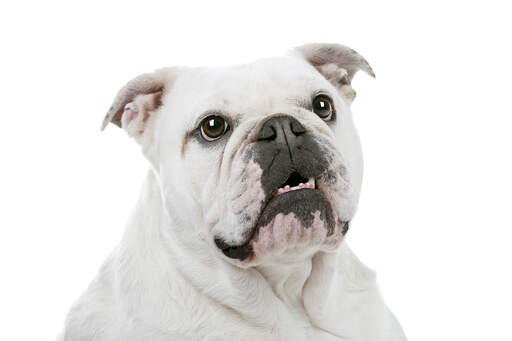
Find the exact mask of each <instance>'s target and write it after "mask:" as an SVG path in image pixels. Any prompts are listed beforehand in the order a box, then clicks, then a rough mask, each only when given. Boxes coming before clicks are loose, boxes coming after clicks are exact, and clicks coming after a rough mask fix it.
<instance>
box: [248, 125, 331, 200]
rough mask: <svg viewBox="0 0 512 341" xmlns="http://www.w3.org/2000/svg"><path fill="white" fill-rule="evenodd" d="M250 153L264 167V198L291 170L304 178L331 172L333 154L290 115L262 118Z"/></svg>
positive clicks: (282, 181) (270, 193)
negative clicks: (329, 170) (265, 119)
mask: <svg viewBox="0 0 512 341" xmlns="http://www.w3.org/2000/svg"><path fill="white" fill-rule="evenodd" d="M250 153H251V157H252V158H253V160H254V162H256V163H258V164H259V165H260V167H261V169H262V170H263V173H262V176H261V182H262V184H263V189H264V191H265V195H266V199H267V201H268V200H269V199H270V198H271V196H272V194H273V193H274V191H275V190H276V189H278V188H279V187H280V186H281V185H282V184H284V183H286V181H287V180H288V179H289V178H290V176H291V175H292V174H294V173H295V174H296V175H298V176H300V177H301V178H303V179H309V178H311V177H314V178H315V179H318V178H320V177H322V178H323V177H326V176H327V177H331V176H332V175H331V174H328V169H329V165H330V162H331V161H332V155H330V154H329V152H327V151H326V149H325V148H322V146H321V145H320V141H319V139H318V138H315V137H314V136H313V135H312V134H310V133H309V132H308V130H307V129H306V128H305V127H304V126H303V125H302V124H301V123H300V122H299V121H298V120H297V119H295V118H294V117H292V116H288V115H277V116H273V117H271V118H270V119H268V120H267V121H265V122H264V123H263V124H262V126H261V128H260V130H259V132H258V135H257V141H255V142H254V143H253V147H252V148H251V151H250ZM331 181H332V180H331Z"/></svg>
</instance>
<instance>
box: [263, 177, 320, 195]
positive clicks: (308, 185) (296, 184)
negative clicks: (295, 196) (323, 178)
mask: <svg viewBox="0 0 512 341" xmlns="http://www.w3.org/2000/svg"><path fill="white" fill-rule="evenodd" d="M300 189H313V190H314V189H316V181H315V178H314V177H310V178H309V179H306V178H305V177H303V176H302V175H300V174H299V173H298V172H293V173H292V174H291V175H290V176H289V177H288V179H287V180H286V181H285V182H284V183H283V184H282V186H281V187H279V188H278V189H276V190H275V191H274V193H273V195H272V196H273V197H274V198H275V197H277V196H279V195H282V194H285V193H287V192H291V191H297V190H300Z"/></svg>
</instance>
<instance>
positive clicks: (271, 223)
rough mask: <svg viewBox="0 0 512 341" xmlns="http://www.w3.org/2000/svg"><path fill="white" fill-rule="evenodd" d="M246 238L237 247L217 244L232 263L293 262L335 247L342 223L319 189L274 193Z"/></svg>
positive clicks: (246, 265) (339, 236)
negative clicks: (275, 194)
mask: <svg viewBox="0 0 512 341" xmlns="http://www.w3.org/2000/svg"><path fill="white" fill-rule="evenodd" d="M257 220H258V222H257V224H256V226H255V227H254V228H253V231H252V234H251V236H250V237H249V238H248V241H247V242H246V243H244V244H243V245H240V246H235V247H229V246H228V245H221V244H219V243H218V244H217V246H218V247H219V248H220V249H221V250H222V251H223V253H224V255H225V256H227V258H229V261H230V262H231V263H234V264H236V265H239V266H242V267H250V266H256V265H260V264H262V263H272V262H279V263H293V262H297V261H300V260H302V259H305V258H307V257H310V256H311V255H313V254H314V253H316V252H317V251H319V250H324V251H330V250H334V249H336V248H337V246H338V245H339V244H340V242H341V240H342V239H343V228H344V226H343V225H344V223H343V222H341V221H339V220H338V216H337V214H336V213H335V212H333V209H332V205H331V203H330V202H329V201H328V200H327V199H326V197H325V196H324V195H323V194H322V192H321V191H319V190H315V189H307V188H304V189H300V190H295V191H289V192H286V193H283V194H280V195H277V196H274V197H273V198H272V199H271V200H270V201H269V202H268V203H267V204H266V205H265V207H264V208H263V209H262V211H261V214H260V215H259V218H258V219H257Z"/></svg>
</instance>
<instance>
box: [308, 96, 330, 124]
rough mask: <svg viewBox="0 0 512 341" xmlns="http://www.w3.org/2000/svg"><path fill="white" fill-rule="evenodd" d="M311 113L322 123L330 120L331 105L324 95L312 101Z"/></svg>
mask: <svg viewBox="0 0 512 341" xmlns="http://www.w3.org/2000/svg"><path fill="white" fill-rule="evenodd" d="M312 107H313V112H314V113H315V114H317V115H318V116H319V117H320V118H321V119H323V120H324V121H329V120H331V118H332V113H333V109H332V103H331V100H330V99H329V98H328V97H327V96H325V95H319V96H317V97H315V99H313V106H312Z"/></svg>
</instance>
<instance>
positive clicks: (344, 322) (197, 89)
mask: <svg viewBox="0 0 512 341" xmlns="http://www.w3.org/2000/svg"><path fill="white" fill-rule="evenodd" d="M169 70H172V73H173V74H177V76H176V77H173V79H172V86H169V87H166V88H165V90H164V92H163V95H162V96H163V97H162V104H161V105H160V107H158V108H151V109H150V110H147V111H145V112H142V111H139V112H137V111H136V109H137V108H145V107H147V106H145V105H144V104H143V102H141V101H143V99H144V97H141V96H137V97H136V100H134V101H132V102H136V103H135V104H136V105H133V104H130V105H128V106H127V107H126V109H127V110H129V111H130V112H128V113H129V114H130V116H129V120H128V119H127V118H126V119H124V121H122V125H123V127H124V128H125V129H126V130H127V131H128V133H129V134H130V135H131V136H133V137H134V138H136V140H137V141H138V142H139V144H140V145H141V147H142V150H143V154H144V155H145V157H146V158H147V159H148V160H149V163H150V170H149V171H148V174H147V176H146V180H145V183H144V186H143V189H142V192H141V195H140V198H139V201H138V204H137V206H136V208H135V210H134V212H133V213H132V218H131V219H130V222H129V224H128V226H127V229H126V232H125V235H124V237H123V239H122V242H121V243H120V245H119V246H118V247H117V248H116V249H115V250H114V252H113V253H112V254H111V256H110V257H109V258H108V259H107V260H106V262H105V263H104V264H103V266H102V268H101V270H100V272H99V274H98V277H97V278H96V279H95V280H94V281H93V283H92V284H91V285H90V287H89V288H88V289H87V291H86V292H85V293H84V294H83V295H82V297H80V298H79V300H78V301H77V302H76V303H75V305H74V306H73V308H72V309H71V311H70V313H69V315H68V318H67V323H66V327H65V330H64V331H63V333H62V335H61V336H60V340H62V341H80V340H97V341H103V340H104V341H107V340H109V341H110V340H123V341H139V340H155V341H156V340H211V341H213V340H251V341H253V340H270V341H271V340H298V341H301V340H304V341H305V340H325V341H327V340H356V341H401V340H405V336H404V335H403V332H402V330H401V328H400V326H399V324H398V322H397V321H396V319H395V318H394V316H393V315H392V313H391V312H390V311H389V310H388V308H387V307H386V305H385V304H384V302H383V300H382V299H381V297H380V294H379V292H378V288H377V285H376V282H375V275H374V273H373V272H372V271H371V270H369V269H368V268H366V267H365V266H364V265H363V264H362V263H361V262H360V261H359V260H358V259H357V258H356V257H355V255H354V254H353V253H352V252H351V250H350V249H349V247H348V246H347V245H346V242H344V241H342V239H341V237H340V236H341V233H339V228H340V227H339V226H337V229H338V230H337V233H335V235H336V236H338V237H339V238H338V239H336V240H335V241H329V240H328V238H326V237H325V235H324V234H322V233H320V232H321V231H322V230H321V224H320V221H319V220H318V219H319V218H318V215H317V216H316V218H315V223H314V224H313V226H317V225H318V226H319V227H318V228H317V229H314V228H311V229H310V230H309V232H308V233H309V235H308V236H298V235H296V236H295V237H293V238H294V239H293V238H292V239H293V240H289V239H286V238H284V237H283V234H282V233H281V234H280V233H278V231H277V232H276V231H274V232H272V233H270V232H269V233H267V236H268V238H270V239H271V240H272V242H273V243H276V244H275V245H274V244H272V247H270V246H269V245H270V244H268V245H267V244H261V245H263V246H264V247H263V248H262V249H261V250H262V251H261V255H263V256H262V257H260V258H259V259H258V261H257V262H255V263H253V264H245V263H240V262H235V261H232V260H230V259H227V257H225V256H224V255H223V254H222V253H221V252H220V251H219V250H218V248H217V247H216V246H215V245H214V243H213V236H215V235H217V234H219V233H221V234H222V235H223V236H224V237H226V238H227V239H229V240H230V241H231V242H240V241H242V240H243V237H244V232H246V231H248V230H249V228H250V226H249V224H246V225H244V224H243V223H241V221H240V219H239V218H240V211H243V212H244V213H246V214H247V215H249V216H251V217H253V216H256V215H257V214H258V213H259V212H260V210H261V207H260V206H261V204H260V201H261V197H262V195H263V193H262V189H261V188H260V187H258V179H259V177H260V175H261V169H258V167H257V165H256V164H254V163H250V162H247V160H246V159H245V158H244V155H245V154H244V153H246V151H247V150H249V149H250V143H249V141H250V140H251V136H252V135H253V134H254V132H255V131H256V130H257V128H258V127H259V126H260V125H261V122H263V121H264V120H265V119H267V118H268V117H271V116H272V115H274V114H276V113H287V114H290V115H293V116H294V117H295V118H297V119H298V120H299V121H300V122H301V123H302V124H303V125H305V126H307V127H308V129H310V131H311V132H312V133H314V134H315V136H318V137H319V138H322V139H323V141H325V143H326V144H325V148H329V149H332V151H333V152H335V155H336V162H337V165H343V166H344V167H345V168H346V172H347V174H346V176H344V177H343V179H341V178H340V183H341V184H340V185H339V186H338V187H337V188H325V189H324V190H325V193H326V196H328V197H329V200H330V202H331V204H333V205H334V206H335V211H336V215H337V216H339V217H340V218H343V219H346V220H349V219H351V218H352V217H353V215H354V214H355V210H356V206H357V200H358V196H359V192H360V187H361V177H362V155H361V149H360V143H359V138H358V136H357V132H356V130H355V127H354V125H353V123H352V118H351V113H350V102H351V98H350V96H348V97H345V96H344V92H343V91H338V90H337V89H336V88H335V87H334V86H333V85H332V84H331V83H330V82H329V81H328V80H327V78H328V77H327V78H326V77H322V76H321V75H320V74H319V73H318V72H317V69H315V68H314V67H313V66H312V65H310V64H309V63H308V62H306V61H305V60H304V59H302V58H300V57H298V56H296V55H293V56H289V57H279V58H270V59H265V60H261V61H258V62H255V63H252V64H247V65H242V66H237V67H232V68H220V69H207V68H203V69H180V71H179V72H176V70H174V69H164V70H160V71H158V72H159V73H165V72H171V71H169ZM328 71H329V72H330V73H333V74H334V73H335V70H333V66H332V65H330V66H328ZM337 74H339V75H344V73H343V71H339V72H338V73H337ZM160 78H162V79H165V78H166V77H160ZM317 88H322V89H325V90H327V91H329V92H330V93H331V94H332V96H333V100H334V102H335V106H336V108H337V115H338V118H337V123H336V126H335V127H332V128H330V127H328V126H327V125H326V124H325V122H323V121H322V120H321V119H320V118H318V117H317V116H315V115H314V114H312V113H311V112H308V111H307V110H305V109H303V108H299V107H297V105H296V104H294V101H293V100H294V99H296V98H307V97H308V96H310V93H311V91H313V90H315V89H317ZM144 96H151V95H148V94H145V95H144ZM137 101H138V102H137ZM132 102H130V103H132ZM153 109H154V110H153ZM212 109H215V110H217V111H221V112H225V113H227V115H230V117H231V118H232V119H233V122H237V123H236V126H235V127H232V130H231V132H230V136H229V140H228V141H227V142H224V143H217V144H215V145H214V144H212V145H211V146H206V147H205V145H204V144H202V143H200V142H199V141H197V139H195V138H194V137H189V138H185V136H186V134H187V131H191V130H193V129H194V127H195V126H196V125H197V123H198V121H200V119H201V117H202V116H201V115H202V114H203V113H205V112H207V111H209V110H212ZM137 115H141V116H139V117H137ZM141 117H142V118H141ZM130 122H132V123H131V124H132V125H133V124H136V129H135V128H132V126H130ZM134 129H135V130H134ZM134 135H136V136H134ZM185 140H186V141H187V142H186V143H185V146H183V143H184V141H185ZM242 179H243V180H242ZM248 183H249V184H250V186H249V185H248ZM279 219H280V220H279ZM279 219H277V218H276V220H275V221H274V225H276V222H281V224H286V226H288V227H289V229H290V231H298V230H297V226H295V225H294V224H296V223H295V222H296V220H295V222H294V219H293V217H292V216H282V217H279ZM282 226H284V225H282ZM283 231H285V230H283ZM286 231H288V230H286ZM319 231H320V232H319ZM281 232H282V231H281ZM294 233H295V232H294ZM270 239H269V240H270ZM301 243H302V244H301ZM276 245H277V246H276ZM333 245H334V246H333ZM297 246H300V247H297ZM276 247H277V249H276ZM269 250H271V251H269ZM276 250H277V251H276ZM306 250H307V251H306ZM283 253H286V254H287V255H288V257H287V258H286V261H283V259H282V258H278V257H277V255H283ZM295 255H296V257H295Z"/></svg>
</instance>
